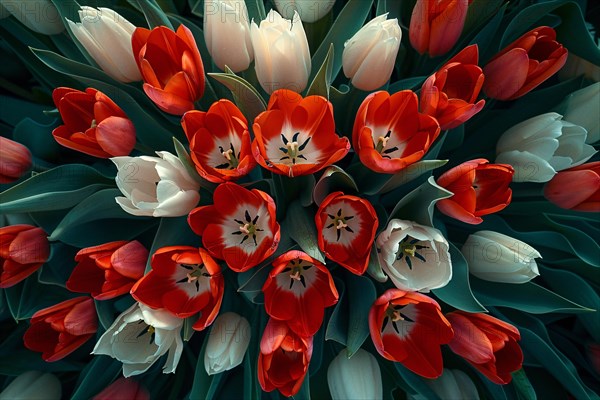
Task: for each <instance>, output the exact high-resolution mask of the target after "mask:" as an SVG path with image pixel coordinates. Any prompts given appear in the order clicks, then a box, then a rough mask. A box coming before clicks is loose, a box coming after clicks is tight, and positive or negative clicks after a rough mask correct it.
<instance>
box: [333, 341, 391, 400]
mask: <svg viewBox="0 0 600 400" xmlns="http://www.w3.org/2000/svg"><path fill="white" fill-rule="evenodd" d="M327 383H328V384H329V391H330V392H331V397H332V398H333V400H338V399H339V400H359V399H360V400H377V399H382V398H383V386H382V383H381V371H380V369H379V364H378V363H377V360H376V359H375V357H373V355H372V354H371V353H369V352H368V351H365V350H363V349H359V350H358V351H357V352H356V353H355V354H354V355H353V356H352V357H351V358H348V356H347V352H346V350H342V352H341V353H340V354H338V356H337V357H336V358H334V359H333V361H331V364H329V368H328V369H327Z"/></svg>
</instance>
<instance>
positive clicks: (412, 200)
mask: <svg viewBox="0 0 600 400" xmlns="http://www.w3.org/2000/svg"><path fill="white" fill-rule="evenodd" d="M451 196H453V193H452V192H450V191H448V190H446V189H444V188H443V187H441V186H439V185H438V184H437V183H436V182H435V179H433V176H431V177H429V179H428V180H427V182H425V183H423V184H422V185H421V186H419V187H418V188H416V189H415V190H413V191H412V192H410V193H409V194H407V195H406V196H404V197H403V198H402V199H401V200H400V201H399V202H398V204H396V207H395V208H394V210H393V211H392V213H391V214H390V217H389V218H388V222H389V220H392V219H394V218H400V219H406V220H409V221H414V222H416V223H419V224H421V225H427V226H433V211H434V208H435V203H437V202H438V201H439V200H442V199H447V198H448V197H451ZM424 205H427V207H424Z"/></svg>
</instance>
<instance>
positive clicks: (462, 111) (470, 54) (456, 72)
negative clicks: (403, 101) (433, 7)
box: [421, 44, 485, 130]
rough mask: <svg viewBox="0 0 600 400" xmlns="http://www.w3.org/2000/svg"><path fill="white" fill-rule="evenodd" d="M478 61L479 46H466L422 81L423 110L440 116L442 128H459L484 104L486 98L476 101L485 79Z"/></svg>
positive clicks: (437, 117) (437, 116)
mask: <svg viewBox="0 0 600 400" xmlns="http://www.w3.org/2000/svg"><path fill="white" fill-rule="evenodd" d="M478 60H479V51H478V48H477V45H476V44H474V45H471V46H469V47H466V48H464V49H463V50H462V51H461V52H460V53H458V54H457V55H455V56H454V57H452V59H450V61H448V62H447V63H446V64H444V66H443V67H442V68H440V69H439V70H438V71H437V72H436V73H435V74H433V75H431V76H430V77H429V78H427V80H426V81H425V83H424V84H423V87H422V88H421V111H423V112H424V113H425V114H428V115H431V116H432V117H434V118H435V119H437V120H438V122H439V124H440V128H441V129H443V130H446V129H452V128H456V127H457V126H459V125H461V124H463V123H465V122H466V121H468V120H469V119H470V118H471V117H472V116H473V115H475V114H477V113H478V112H479V111H481V109H482V108H483V106H484V105H485V100H479V101H478V102H475V101H476V100H477V96H479V91H480V90H481V87H482V86H483V79H484V78H483V72H482V71H481V68H480V67H479V66H478V65H477V63H478Z"/></svg>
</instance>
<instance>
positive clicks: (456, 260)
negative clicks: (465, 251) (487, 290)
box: [432, 243, 487, 313]
mask: <svg viewBox="0 0 600 400" xmlns="http://www.w3.org/2000/svg"><path fill="white" fill-rule="evenodd" d="M449 245H450V260H451V261H452V279H451V280H450V282H448V284H447V285H446V286H444V287H442V288H439V289H434V290H432V292H433V294H435V295H436V296H437V297H438V298H439V299H440V300H442V301H443V302H444V303H446V304H449V305H451V306H452V307H455V308H458V309H459V310H463V311H468V312H472V313H478V312H487V310H486V309H485V307H484V306H482V305H481V303H480V302H479V300H477V299H476V298H475V296H474V295H473V292H472V291H471V285H470V283H469V266H468V264H467V260H465V258H464V257H463V255H462V253H461V252H460V250H458V249H457V248H456V246H454V245H453V244H452V243H449Z"/></svg>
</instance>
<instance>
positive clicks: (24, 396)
mask: <svg viewBox="0 0 600 400" xmlns="http://www.w3.org/2000/svg"><path fill="white" fill-rule="evenodd" d="M61 396H62V388H61V386H60V381H59V380H58V378H57V377H56V376H54V375H52V374H48V373H43V372H39V371H27V372H23V373H22V374H21V375H19V376H17V377H16V378H15V379H14V380H13V381H12V382H11V383H9V384H8V386H7V387H6V388H4V390H3V391H2V393H0V400H59V399H60V398H61Z"/></svg>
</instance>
